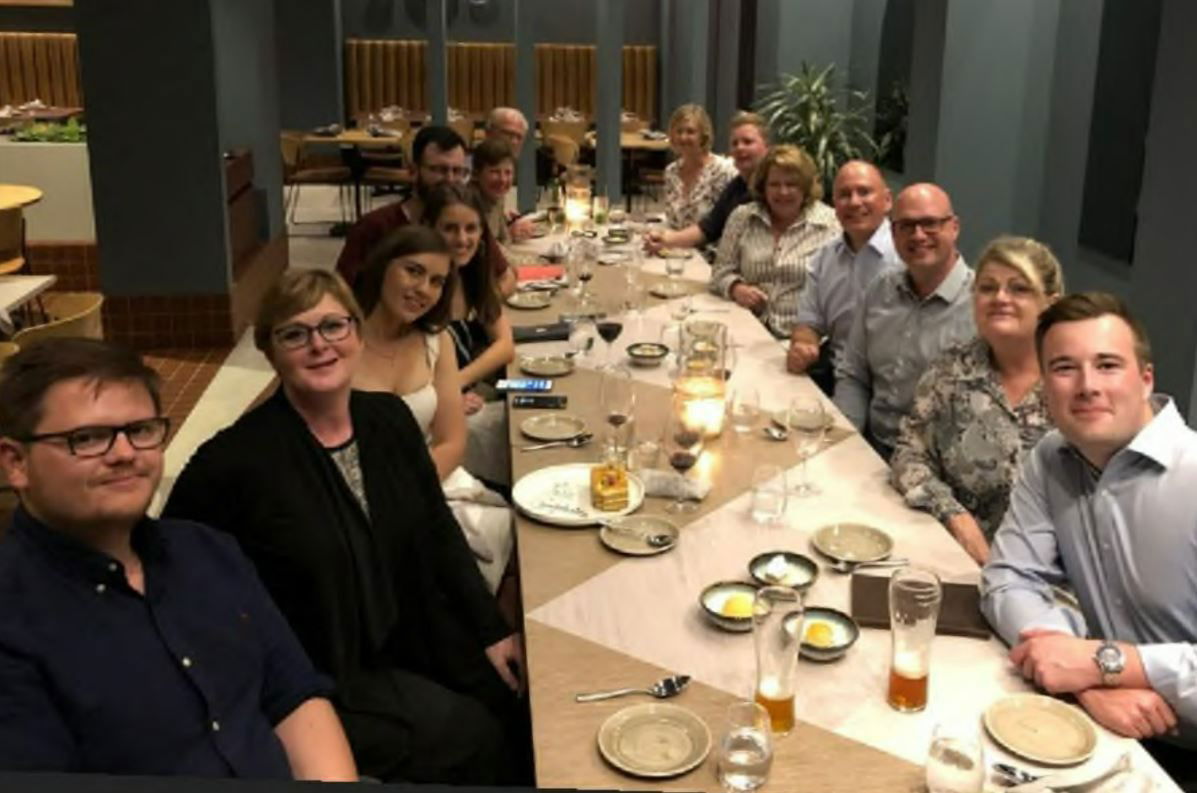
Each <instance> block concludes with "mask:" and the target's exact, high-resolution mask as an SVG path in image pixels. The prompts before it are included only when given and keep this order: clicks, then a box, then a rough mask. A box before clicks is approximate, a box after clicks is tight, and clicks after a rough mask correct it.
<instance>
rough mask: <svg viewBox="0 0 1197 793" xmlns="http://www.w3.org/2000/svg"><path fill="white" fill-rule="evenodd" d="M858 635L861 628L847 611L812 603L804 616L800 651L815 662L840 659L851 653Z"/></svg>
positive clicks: (804, 656) (792, 618) (803, 655)
mask: <svg viewBox="0 0 1197 793" xmlns="http://www.w3.org/2000/svg"><path fill="white" fill-rule="evenodd" d="M790 619H791V620H794V619H797V617H796V616H795V617H790ZM858 638H860V627H859V626H857V624H856V621H855V620H854V619H852V618H851V617H849V616H848V615H847V614H845V613H844V612H842V611H838V610H836V609H833V608H826V607H824V606H808V607H807V609H806V611H805V613H804V614H803V619H802V647H801V649H800V650H799V653H800V654H801V655H802V657H803V658H806V659H809V660H811V661H820V662H827V661H837V660H839V659H840V658H843V657H844V655H845V654H847V652H848V649H849V648H851V647H852V645H853V644H856V640H857V639H858Z"/></svg>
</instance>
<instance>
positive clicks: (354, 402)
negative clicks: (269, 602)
mask: <svg viewBox="0 0 1197 793" xmlns="http://www.w3.org/2000/svg"><path fill="white" fill-rule="evenodd" d="M360 322H361V312H360V309H359V308H358V306H357V303H356V301H355V300H354V299H353V296H352V294H351V293H350V292H349V290H348V288H347V287H346V286H345V284H344V282H343V281H341V279H340V278H339V277H338V276H336V275H333V274H330V273H326V272H321V271H306V272H305V271H291V272H288V273H286V274H284V276H283V277H282V279H281V280H280V281H279V283H278V284H276V285H275V286H274V288H273V289H272V290H271V291H270V292H269V293H268V294H267V295H266V297H265V298H264V300H263V303H262V307H261V310H260V311H259V314H258V319H257V322H256V323H255V327H254V340H255V343H256V344H257V346H258V348H259V349H261V350H262V351H263V352H264V353H265V354H266V356H267V358H268V359H269V360H270V362H271V364H272V365H273V366H274V368H275V370H276V371H277V373H278V376H279V379H280V381H281V385H280V387H279V388H278V390H277V391H276V392H275V393H274V395H273V396H271V397H270V398H269V399H268V400H267V401H266V402H264V403H263V404H261V405H260V406H258V407H257V408H254V409H253V410H251V411H249V412H248V413H246V414H245V415H244V416H242V417H241V419H240V420H238V421H237V422H236V423H235V424H234V425H233V426H231V427H229V428H227V429H225V430H222V431H221V432H220V433H218V434H217V435H216V436H215V437H213V438H212V439H211V440H209V441H208V442H207V443H205V444H204V445H203V446H201V447H200V449H199V450H198V451H197V452H196V453H195V456H194V457H193V458H192V459H191V460H190V462H189V463H188V464H187V467H186V468H185V469H184V471H183V473H182V474H181V475H180V476H179V478H178V481H177V483H176V484H175V487H174V490H173V492H172V493H171V497H170V500H169V502H168V503H167V506H166V510H165V514H167V515H170V516H173V517H185V518H190V519H193V520H197V521H200V522H202V523H206V524H208V525H211V526H215V527H217V528H220V529H223V530H225V531H228V532H230V533H231V534H233V535H234V536H236V537H237V539H238V540H239V541H240V543H241V546H242V547H243V548H244V550H245V552H246V553H247V554H248V555H249V556H250V558H252V559H253V561H254V563H255V564H256V565H257V568H258V573H259V575H260V576H261V578H262V580H263V582H264V583H265V584H266V586H267V588H268V589H269V590H270V592H271V594H272V595H273V597H274V600H275V602H276V603H277V604H278V606H279V607H280V608H281V609H282V611H283V613H284V614H285V615H286V616H287V619H288V620H289V621H290V623H291V626H292V628H294V630H295V632H296V634H297V635H298V636H299V638H300V641H301V642H302V643H303V645H304V647H305V648H306V649H307V651H308V654H309V655H310V656H311V657H312V660H313V661H314V662H315V663H316V666H317V667H318V668H319V669H320V670H321V671H323V672H325V673H326V674H328V675H330V676H331V677H333V678H334V680H335V681H336V683H337V694H336V697H335V700H334V703H335V705H336V707H337V711H338V713H339V714H340V716H341V720H342V722H343V723H344V725H345V730H346V732H347V733H348V735H349V739H350V744H351V745H352V747H353V750H354V755H355V756H356V759H357V762H358V768H359V769H360V770H361V771H362V773H364V774H368V775H370V776H374V777H379V778H382V779H384V780H392V779H404V780H408V781H413V782H448V783H483V784H485V783H495V782H530V781H531V779H530V778H529V776H530V775H529V769H530V760H528V759H527V758H528V757H529V753H530V748H529V743H530V739H529V736H528V734H527V730H528V725H527V723H526V722H527V717H526V707H524V705H523V703H522V702H521V700H520V698H519V694H518V692H519V691H520V689H521V688H522V686H521V682H520V676H521V674H522V667H523V655H522V650H521V646H520V641H519V639H520V637H519V635H518V634H516V633H513V632H512V630H511V628H510V627H509V626H508V625H507V624H506V623H505V622H504V620H503V618H502V617H501V616H500V614H499V611H498V609H497V607H496V605H495V602H494V599H493V598H492V597H491V594H490V592H489V591H488V589H487V587H486V583H485V582H484V581H483V579H482V577H481V575H480V574H479V572H478V568H477V566H476V565H475V564H474V559H473V556H472V554H471V552H470V549H469V547H468V546H467V545H466V542H465V540H464V538H463V536H462V533H461V529H460V528H459V527H458V526H457V525H456V523H455V521H454V519H453V515H452V513H451V512H450V511H449V509H448V507H447V505H446V503H445V499H444V497H443V496H442V494H441V488H440V483H439V480H438V479H437V475H436V470H435V468H434V467H433V465H432V461H431V459H430V458H429V456H428V449H427V446H426V445H425V443H424V439H423V437H421V435H420V431H419V428H418V427H417V426H416V423H415V421H414V420H413V418H412V416H411V413H410V411H409V410H408V409H407V406H406V405H405V404H404V403H403V400H402V399H400V398H399V397H396V396H394V395H392V394H386V393H365V392H360V391H353V390H351V388H350V380H351V377H352V373H353V369H354V366H355V364H356V362H357V359H358V357H359V355H360V353H361V345H362V342H361V337H360V335H359V332H358V329H359V326H360Z"/></svg>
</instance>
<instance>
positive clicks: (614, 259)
mask: <svg viewBox="0 0 1197 793" xmlns="http://www.w3.org/2000/svg"><path fill="white" fill-rule="evenodd" d="M631 259H632V256H631V254H629V253H625V252H623V251H607V252H605V253H600V254H599V255H598V256H597V257H595V260H596V261H597V262H598V263H599V264H603V265H612V264H623V263H624V262H627V261H631Z"/></svg>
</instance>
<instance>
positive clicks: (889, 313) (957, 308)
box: [835, 257, 977, 448]
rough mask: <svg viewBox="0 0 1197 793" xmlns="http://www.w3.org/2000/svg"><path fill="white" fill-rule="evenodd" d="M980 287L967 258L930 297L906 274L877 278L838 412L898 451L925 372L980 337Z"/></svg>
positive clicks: (849, 354) (857, 325) (858, 320)
mask: <svg viewBox="0 0 1197 793" xmlns="http://www.w3.org/2000/svg"><path fill="white" fill-rule="evenodd" d="M972 284H973V271H972V270H970V269H969V268H968V265H967V264H965V263H964V259H962V258H960V257H957V258H956V264H955V265H954V266H953V267H952V270H951V271H950V272H949V273H948V276H947V278H945V279H944V280H943V283H941V284H940V285H939V287H938V288H937V289H936V290H935V291H934V292H932V293H931V294H929V295H927V297H925V298H920V297H919V296H918V295H917V294H915V292H914V287H913V286H912V285H911V283H910V275H909V274H908V273H907V271H906V269H905V268H903V269H900V270H891V271H888V272H884V273H882V274H881V275H879V276H877V278H876V279H874V281H873V283H872V285H871V286H870V287H869V288H868V289H867V290H866V291H865V296H864V299H863V300H862V301H861V304H860V309H859V310H858V311H857V312H856V317H855V318H854V319H853V321H852V332H851V333H850V334H849V335H848V344H847V345H846V346H845V347H844V350H843V355H842V357H841V358H840V360H838V361H837V362H836V370H835V404H836V407H838V408H839V409H840V411H842V412H843V414H844V415H845V416H847V418H848V420H849V421H851V422H852V424H853V426H855V427H856V429H858V430H860V431H861V432H865V431H866V430H867V432H868V434H869V435H870V436H871V437H872V438H873V439H874V440H875V441H878V442H879V443H880V444H882V445H883V446H885V447H888V448H893V446H894V444H895V443H896V442H897V439H898V425H899V422H900V421H901V420H902V416H904V415H905V414H906V412H907V411H908V410H909V408H910V404H911V401H912V400H913V399H914V388H915V386H916V385H917V384H918V380H919V377H920V376H922V374H923V371H924V370H926V368H927V367H928V366H929V365H930V363H931V362H932V361H934V360H935V359H936V358H938V357H939V356H940V355H941V354H942V353H943V352H945V351H946V350H947V349H948V348H949V347H952V346H954V345H957V344H961V343H963V342H966V341H968V340H970V339H972V338H973V337H974V336H975V335H976V332H977V331H976V326H975V325H974V324H973V309H972V289H971V287H972Z"/></svg>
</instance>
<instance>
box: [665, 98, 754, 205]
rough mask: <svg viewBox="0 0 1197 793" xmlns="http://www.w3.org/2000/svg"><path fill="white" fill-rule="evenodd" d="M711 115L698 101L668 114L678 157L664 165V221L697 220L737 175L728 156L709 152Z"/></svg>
mask: <svg viewBox="0 0 1197 793" xmlns="http://www.w3.org/2000/svg"><path fill="white" fill-rule="evenodd" d="M712 135H713V132H712V130H711V118H710V116H708V115H707V111H705V110H703V109H702V106H701V105H693V104H691V105H682V106H681V107H679V108H678V109H677V110H674V111H673V115H672V116H670V117H669V145H670V146H671V147H672V149H673V153H674V154H675V155H676V156H677V159H676V160H674V161H673V162H671V163H669V165H667V166H666V167H665V222H666V225H668V226H669V228H671V229H684V228H686V227H687V226H690V225H693V224H695V223H697V222H698V221H699V220H700V219H701V218H703V217H704V216H705V215H706V214H707V213H708V212H710V211H711V207H713V206H714V205H715V200H716V199H717V198H719V194H720V193H722V192H723V188H725V187H727V184H728V182H730V181H731V180H732V179H735V178H736V173H737V172H736V166H734V165H733V164H732V162H731V160H729V159H727V158H725V157H720V156H719V155H717V154H712V153H711V137H712Z"/></svg>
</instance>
